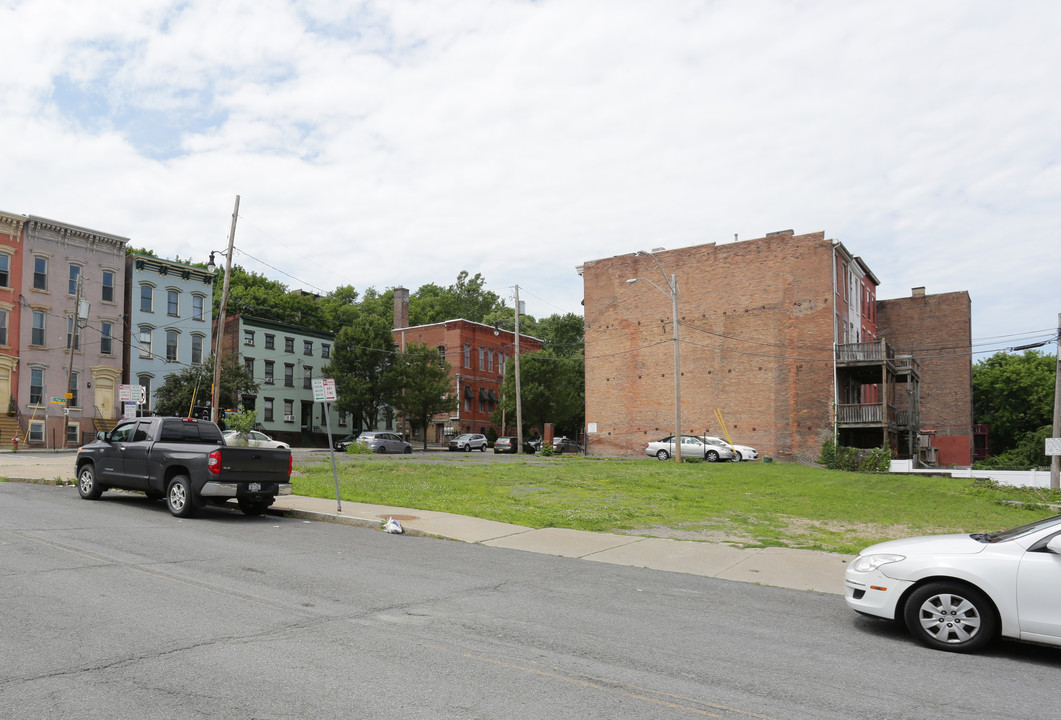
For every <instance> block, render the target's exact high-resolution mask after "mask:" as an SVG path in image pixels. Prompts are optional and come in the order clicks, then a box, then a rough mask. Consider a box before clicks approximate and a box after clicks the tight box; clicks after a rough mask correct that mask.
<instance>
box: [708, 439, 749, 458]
mask: <svg viewBox="0 0 1061 720" xmlns="http://www.w3.org/2000/svg"><path fill="white" fill-rule="evenodd" d="M702 437H703V440H704V441H705V442H710V443H713V444H716V445H717V444H718V443H722V444H723V445H725V446H726V447H728V448H729V449H730V450H732V451H733V454H734V457H733V462H740V461H741V460H758V459H759V451H758V450H756V449H755V448H753V447H750V446H748V445H734V444H733V443H730V442H726V441H725V440H723V439H722V438H720V437H712V436H710V435H704V436H702Z"/></svg>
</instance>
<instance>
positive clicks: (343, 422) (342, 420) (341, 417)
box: [339, 410, 346, 427]
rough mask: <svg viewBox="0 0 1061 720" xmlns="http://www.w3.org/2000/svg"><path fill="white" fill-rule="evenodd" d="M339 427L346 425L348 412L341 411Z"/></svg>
mask: <svg viewBox="0 0 1061 720" xmlns="http://www.w3.org/2000/svg"><path fill="white" fill-rule="evenodd" d="M339 427H346V413H345V412H343V411H342V410H340V411H339Z"/></svg>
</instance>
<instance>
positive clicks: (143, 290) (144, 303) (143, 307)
mask: <svg viewBox="0 0 1061 720" xmlns="http://www.w3.org/2000/svg"><path fill="white" fill-rule="evenodd" d="M154 291H155V289H154V288H153V287H151V286H150V285H141V286H140V312H152V311H153V310H152V305H153V303H154V299H155V294H154Z"/></svg>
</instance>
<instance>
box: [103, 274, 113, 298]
mask: <svg viewBox="0 0 1061 720" xmlns="http://www.w3.org/2000/svg"><path fill="white" fill-rule="evenodd" d="M103 302H114V273H112V272H111V271H109V270H104V271H103Z"/></svg>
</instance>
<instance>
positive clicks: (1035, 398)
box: [973, 350, 1057, 455]
mask: <svg viewBox="0 0 1061 720" xmlns="http://www.w3.org/2000/svg"><path fill="white" fill-rule="evenodd" d="M1056 371H1057V359H1056V358H1055V357H1054V356H1052V355H1044V354H1043V353H1041V352H1040V351H1038V350H1026V351H1025V352H1024V353H1023V354H1021V355H1014V354H1010V353H1004V352H1003V353H996V354H994V355H992V356H991V357H989V358H987V359H985V360H981V361H979V362H978V363H976V365H974V366H973V418H974V420H973V421H974V422H975V423H977V424H984V425H988V426H990V448H991V454H992V455H995V454H999V453H1004V452H1006V451H1008V450H1013V449H1015V448H1016V447H1017V446H1018V445H1019V444H1020V443H1021V441H1022V440H1023V439H1024V437H1025V436H1026V435H1028V434H1029V433H1034V432H1035V431H1036V430H1038V429H1039V428H1040V427H1042V426H1043V425H1048V424H1050V423H1051V422H1052V420H1053V408H1054V377H1055V374H1056Z"/></svg>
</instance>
